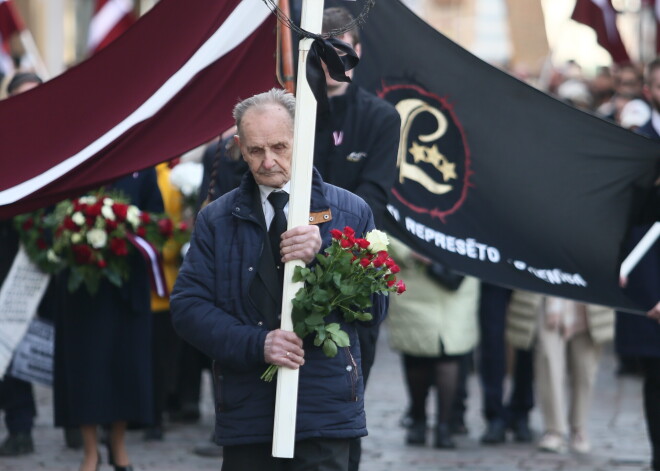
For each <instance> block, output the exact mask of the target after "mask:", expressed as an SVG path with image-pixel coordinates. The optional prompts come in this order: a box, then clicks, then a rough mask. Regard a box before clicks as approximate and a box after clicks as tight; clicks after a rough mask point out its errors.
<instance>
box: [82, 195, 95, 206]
mask: <svg viewBox="0 0 660 471" xmlns="http://www.w3.org/2000/svg"><path fill="white" fill-rule="evenodd" d="M78 201H80V202H81V203H82V204H89V205H92V204H94V203H96V196H83V197H81V198H79V199H78Z"/></svg>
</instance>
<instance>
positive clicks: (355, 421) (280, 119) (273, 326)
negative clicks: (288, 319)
mask: <svg viewBox="0 0 660 471" xmlns="http://www.w3.org/2000/svg"><path fill="white" fill-rule="evenodd" d="M294 110H295V99H294V97H293V96H292V95H290V94H288V93H285V92H284V91H282V90H271V91H269V92H266V93H262V94H260V95H256V96H254V97H252V98H248V99H247V100H245V101H243V102H241V103H239V104H238V105H237V106H236V107H235V109H234V117H235V118H236V124H237V126H238V135H237V137H236V140H237V143H238V144H239V146H240V149H241V152H242V155H243V157H244V159H245V161H246V162H247V163H248V166H249V168H250V172H247V173H246V174H245V176H244V178H243V180H242V182H241V185H240V186H239V188H237V189H235V190H233V191H231V192H229V193H227V194H225V195H223V196H222V197H220V198H219V199H217V200H216V201H214V202H213V203H211V204H209V205H208V206H207V207H205V208H204V209H203V210H202V211H201V212H200V213H199V215H198V217H197V222H196V224H195V229H194V232H193V236H192V240H191V246H190V250H189V252H188V253H187V255H186V257H185V259H184V262H183V266H182V267H181V271H180V272H179V277H178V279H177V282H176V284H175V286H174V290H173V293H172V297H171V309H172V315H173V322H174V327H175V329H176V330H177V332H178V333H179V334H180V335H181V336H182V337H183V338H184V339H185V340H187V341H188V342H190V343H191V344H193V345H195V346H196V347H197V348H199V349H200V350H201V351H203V352H204V353H206V354H207V355H208V356H209V357H211V358H212V359H213V361H214V368H213V369H214V375H213V376H214V380H215V386H216V387H215V396H216V404H215V405H216V429H215V439H216V442H217V443H218V444H220V445H223V446H224V460H223V465H222V469H223V471H233V470H245V469H278V468H276V466H278V462H279V461H280V460H281V459H278V458H273V457H272V456H271V446H272V445H271V442H272V433H273V420H274V404H275V383H274V382H273V383H268V382H264V381H262V380H261V379H260V376H261V375H262V373H263V372H264V371H265V370H266V368H267V367H268V365H269V364H271V365H278V366H285V367H288V368H300V377H299V393H298V403H297V411H298V412H297V423H296V447H295V456H294V458H293V460H292V461H290V462H289V463H288V464H287V466H288V467H287V469H303V468H302V466H307V467H305V468H304V469H333V470H334V469H336V470H346V469H348V450H349V441H350V439H353V438H356V437H360V436H364V435H366V434H367V429H366V419H365V413H364V402H363V400H364V397H363V396H364V385H363V380H362V375H361V374H360V351H359V342H358V339H357V334H356V331H355V326H354V325H353V324H345V325H343V326H342V328H343V329H344V330H345V331H347V333H348V334H349V337H350V344H351V346H350V347H345V348H343V349H341V350H340V352H339V354H338V355H337V356H335V357H334V358H328V357H326V356H325V355H324V354H323V352H322V350H321V349H320V348H319V347H315V346H314V345H313V343H312V340H311V339H306V340H305V341H304V342H303V341H302V340H301V339H299V338H298V337H297V336H296V335H295V334H294V333H293V332H287V331H283V330H280V329H278V328H277V326H278V325H279V319H278V317H279V316H278V314H279V312H280V307H279V306H280V304H281V285H280V281H279V270H280V269H281V268H279V267H281V266H282V265H283V263H282V262H287V261H290V260H302V261H304V262H305V263H310V262H311V261H312V260H313V259H314V257H315V255H316V254H317V253H318V252H319V251H320V250H322V249H324V248H325V247H327V246H328V245H329V244H330V242H331V235H330V230H331V229H334V228H343V227H345V226H350V227H352V228H353V229H354V230H355V231H356V233H358V234H363V233H366V232H367V231H369V230H372V229H373V228H374V224H373V218H372V215H371V210H370V209H369V207H368V206H367V205H366V204H365V203H364V201H363V200H362V199H361V198H359V197H357V196H355V195H353V194H351V193H349V192H348V191H345V190H342V189H340V188H337V187H335V186H332V185H329V184H326V183H324V182H323V181H322V179H321V177H320V175H319V174H318V173H317V172H314V175H313V181H312V191H311V203H310V225H307V226H298V227H295V228H293V229H291V230H288V231H285V232H284V233H283V234H282V235H281V243H280V247H279V248H280V252H279V255H277V248H275V251H272V250H271V246H272V245H274V243H271V242H270V236H272V232H273V231H272V230H271V234H270V236H269V232H268V227H269V226H271V227H274V226H276V225H277V224H279V222H278V223H276V222H272V223H271V221H277V220H278V219H279V218H280V217H282V215H281V213H280V211H283V212H284V213H285V214H286V213H287V211H288V209H287V208H288V203H287V204H285V205H284V207H283V208H282V210H280V209H276V208H275V206H277V207H280V206H279V205H278V203H277V202H276V201H275V199H274V198H273V196H271V193H273V194H276V193H280V195H278V197H281V196H282V193H285V192H286V191H287V190H288V188H289V179H290V166H291V154H292V147H293V114H294ZM282 190H283V191H282ZM271 200H272V201H273V202H271ZM280 256H281V257H282V258H281V259H277V257H280ZM385 307H386V303H385V302H384V300H383V299H382V297H381V296H376V297H375V299H374V307H373V308H372V314H373V317H374V320H373V321H372V322H380V321H381V320H382V318H383V316H384V313H385Z"/></svg>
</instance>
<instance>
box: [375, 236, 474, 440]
mask: <svg viewBox="0 0 660 471" xmlns="http://www.w3.org/2000/svg"><path fill="white" fill-rule="evenodd" d="M390 253H391V254H392V256H393V257H394V259H395V260H396V261H397V262H398V263H399V266H400V267H401V273H400V277H401V279H403V280H405V282H406V286H407V293H406V296H394V297H392V298H390V299H391V301H390V311H389V316H388V317H387V327H388V332H389V342H390V346H391V347H392V348H393V349H394V350H397V351H399V352H401V354H402V357H403V366H404V373H405V378H406V384H407V387H408V393H409V399H410V415H411V418H412V424H411V426H410V427H409V428H408V432H407V437H406V442H407V443H408V444H409V445H424V444H425V443H426V398H427V395H428V391H429V388H430V387H431V385H433V386H435V387H436V390H437V400H438V405H437V408H436V410H437V411H438V414H437V421H436V426H435V430H434V431H435V433H434V441H433V445H434V446H435V447H436V448H454V447H455V444H454V442H453V441H452V439H451V435H450V432H449V426H448V421H449V417H450V414H451V409H452V404H453V401H454V396H455V394H456V387H457V384H458V378H459V367H460V361H461V358H462V357H461V355H464V354H466V353H468V352H469V351H471V350H472V349H473V348H474V346H475V345H476V343H477V340H478V324H477V307H478V299H479V282H478V281H477V280H476V279H475V278H470V277H465V278H463V279H462V280H460V278H462V277H459V278H458V280H457V281H459V282H458V283H455V284H452V280H449V285H451V287H447V285H446V284H445V285H443V284H441V283H440V282H439V281H438V277H437V275H435V277H434V275H432V274H431V273H433V268H437V266H435V265H433V263H432V262H431V261H430V260H428V259H427V258H425V257H423V256H421V255H419V254H417V253H415V252H414V251H413V250H412V249H410V248H409V247H407V246H406V245H404V244H403V243H402V242H400V241H398V240H396V239H393V238H391V242H390ZM444 282H445V283H447V280H444ZM456 284H458V286H456ZM452 288H454V289H452Z"/></svg>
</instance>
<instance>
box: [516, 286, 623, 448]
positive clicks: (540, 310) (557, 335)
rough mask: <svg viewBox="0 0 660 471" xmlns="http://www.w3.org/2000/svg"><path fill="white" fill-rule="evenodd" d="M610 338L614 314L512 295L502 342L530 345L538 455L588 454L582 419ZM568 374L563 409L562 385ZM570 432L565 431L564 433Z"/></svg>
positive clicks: (549, 299)
mask: <svg viewBox="0 0 660 471" xmlns="http://www.w3.org/2000/svg"><path fill="white" fill-rule="evenodd" d="M613 337H614V311H612V310H611V309H609V308H605V307H602V306H594V305H588V304H582V303H578V302H575V301H570V300H568V299H562V298H555V297H546V296H543V295H540V294H533V293H528V292H523V291H517V292H514V294H513V297H512V299H511V304H510V306H509V315H508V318H507V340H508V341H509V343H510V344H511V345H513V346H516V347H520V348H529V347H530V346H531V345H532V344H533V343H534V342H536V349H535V374H536V385H537V390H538V399H539V403H540V405H541V413H542V415H543V421H544V423H545V433H544V434H543V436H542V437H541V439H540V440H539V442H538V447H539V449H541V450H543V451H549V452H555V453H562V452H564V451H566V448H567V447H566V437H567V435H568V432H569V431H570V447H571V449H572V450H573V451H575V452H578V453H588V452H589V451H590V450H591V445H590V443H589V438H588V436H587V430H586V426H587V417H588V414H589V408H590V403H591V396H592V392H593V387H594V382H595V380H596V373H597V371H598V363H599V361H600V357H601V353H602V350H603V344H604V343H605V342H608V341H611V340H612V339H613ZM567 372H568V379H569V396H568V397H569V405H568V411H567V406H566V401H565V392H564V384H565V382H566V376H567V374H566V373H567ZM569 427H570V430H569Z"/></svg>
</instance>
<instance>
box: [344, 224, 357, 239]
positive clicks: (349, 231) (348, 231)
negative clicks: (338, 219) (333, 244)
mask: <svg viewBox="0 0 660 471" xmlns="http://www.w3.org/2000/svg"><path fill="white" fill-rule="evenodd" d="M344 235H345V236H346V237H348V238H351V237H353V236H355V231H354V230H353V228H352V227H350V226H346V227H344Z"/></svg>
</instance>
